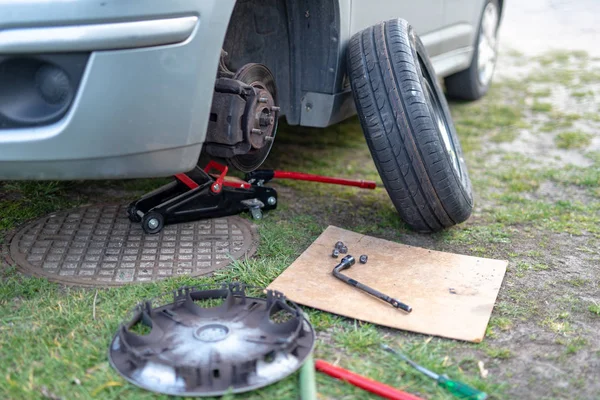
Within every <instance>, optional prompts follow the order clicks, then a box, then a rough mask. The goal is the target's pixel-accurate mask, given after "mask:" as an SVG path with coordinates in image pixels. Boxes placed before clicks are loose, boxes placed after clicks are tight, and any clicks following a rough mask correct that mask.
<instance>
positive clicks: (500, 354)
mask: <svg viewBox="0 0 600 400" xmlns="http://www.w3.org/2000/svg"><path fill="white" fill-rule="evenodd" d="M485 353H486V354H487V355H488V357H491V358H497V359H500V360H506V359H508V358H511V357H512V356H513V354H512V352H511V351H510V350H509V349H506V348H500V349H496V348H490V349H487V350H486V351H485Z"/></svg>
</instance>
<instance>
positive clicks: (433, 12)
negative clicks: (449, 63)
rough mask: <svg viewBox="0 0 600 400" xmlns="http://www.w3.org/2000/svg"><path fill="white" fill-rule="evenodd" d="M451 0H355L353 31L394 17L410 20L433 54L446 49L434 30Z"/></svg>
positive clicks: (431, 54) (353, 6) (429, 51)
mask: <svg viewBox="0 0 600 400" xmlns="http://www.w3.org/2000/svg"><path fill="white" fill-rule="evenodd" d="M446 1H448V0H417V1H415V0H352V2H351V4H352V11H351V23H350V29H351V33H352V34H354V33H356V32H358V31H360V30H362V29H364V28H366V27H368V26H371V25H373V24H376V23H378V22H381V21H385V20H388V19H392V18H402V19H405V20H407V21H408V22H409V23H410V24H411V25H412V26H413V27H414V28H415V31H416V32H417V34H418V35H419V36H420V37H421V40H422V41H423V43H424V44H425V47H426V48H427V52H428V53H429V55H430V56H435V55H438V54H441V53H442V52H443V49H442V46H441V42H440V39H441V38H439V37H438V35H435V31H437V30H440V29H441V28H443V26H444V3H445V2H446ZM469 1H471V0H469Z"/></svg>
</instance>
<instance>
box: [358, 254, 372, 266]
mask: <svg viewBox="0 0 600 400" xmlns="http://www.w3.org/2000/svg"><path fill="white" fill-rule="evenodd" d="M368 259H369V256H367V255H366V254H363V255H362V256H360V257H359V259H358V261H360V263H361V264H366V263H367V260H368Z"/></svg>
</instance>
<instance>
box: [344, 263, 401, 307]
mask: <svg viewBox="0 0 600 400" xmlns="http://www.w3.org/2000/svg"><path fill="white" fill-rule="evenodd" d="M355 263H356V260H355V259H354V257H352V256H351V255H347V256H346V257H344V258H342V261H341V262H340V263H339V264H338V265H336V266H335V267H334V268H333V276H335V277H336V278H338V279H339V280H342V281H344V282H346V283H347V284H348V285H351V286H354V287H355V288H357V289H360V290H362V291H363V292H367V293H369V294H370V295H371V296H375V297H377V298H378V299H381V300H383V301H385V302H386V303H389V304H391V305H392V306H394V307H396V308H399V309H401V310H404V311H406V312H407V313H409V312H411V311H412V307H411V306H409V305H408V304H404V303H403V302H401V301H400V300H398V299H394V298H393V297H390V296H388V295H387V294H383V293H381V292H380V291H378V290H375V289H373V288H371V287H369V286H367V285H363V284H362V283H360V282H358V281H356V280H355V279H352V278H350V277H348V276H346V275H344V274H342V273H341V271H343V270H345V269H348V268H350V267H351V266H353V265H354V264H355Z"/></svg>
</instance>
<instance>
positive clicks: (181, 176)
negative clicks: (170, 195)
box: [175, 174, 198, 189]
mask: <svg viewBox="0 0 600 400" xmlns="http://www.w3.org/2000/svg"><path fill="white" fill-rule="evenodd" d="M175 178H177V179H178V180H179V181H180V182H181V183H183V184H184V185H186V186H187V187H189V188H190V189H196V188H197V187H198V184H197V183H196V182H195V181H194V180H193V179H192V178H190V177H189V176H187V175H186V174H177V175H175Z"/></svg>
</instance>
